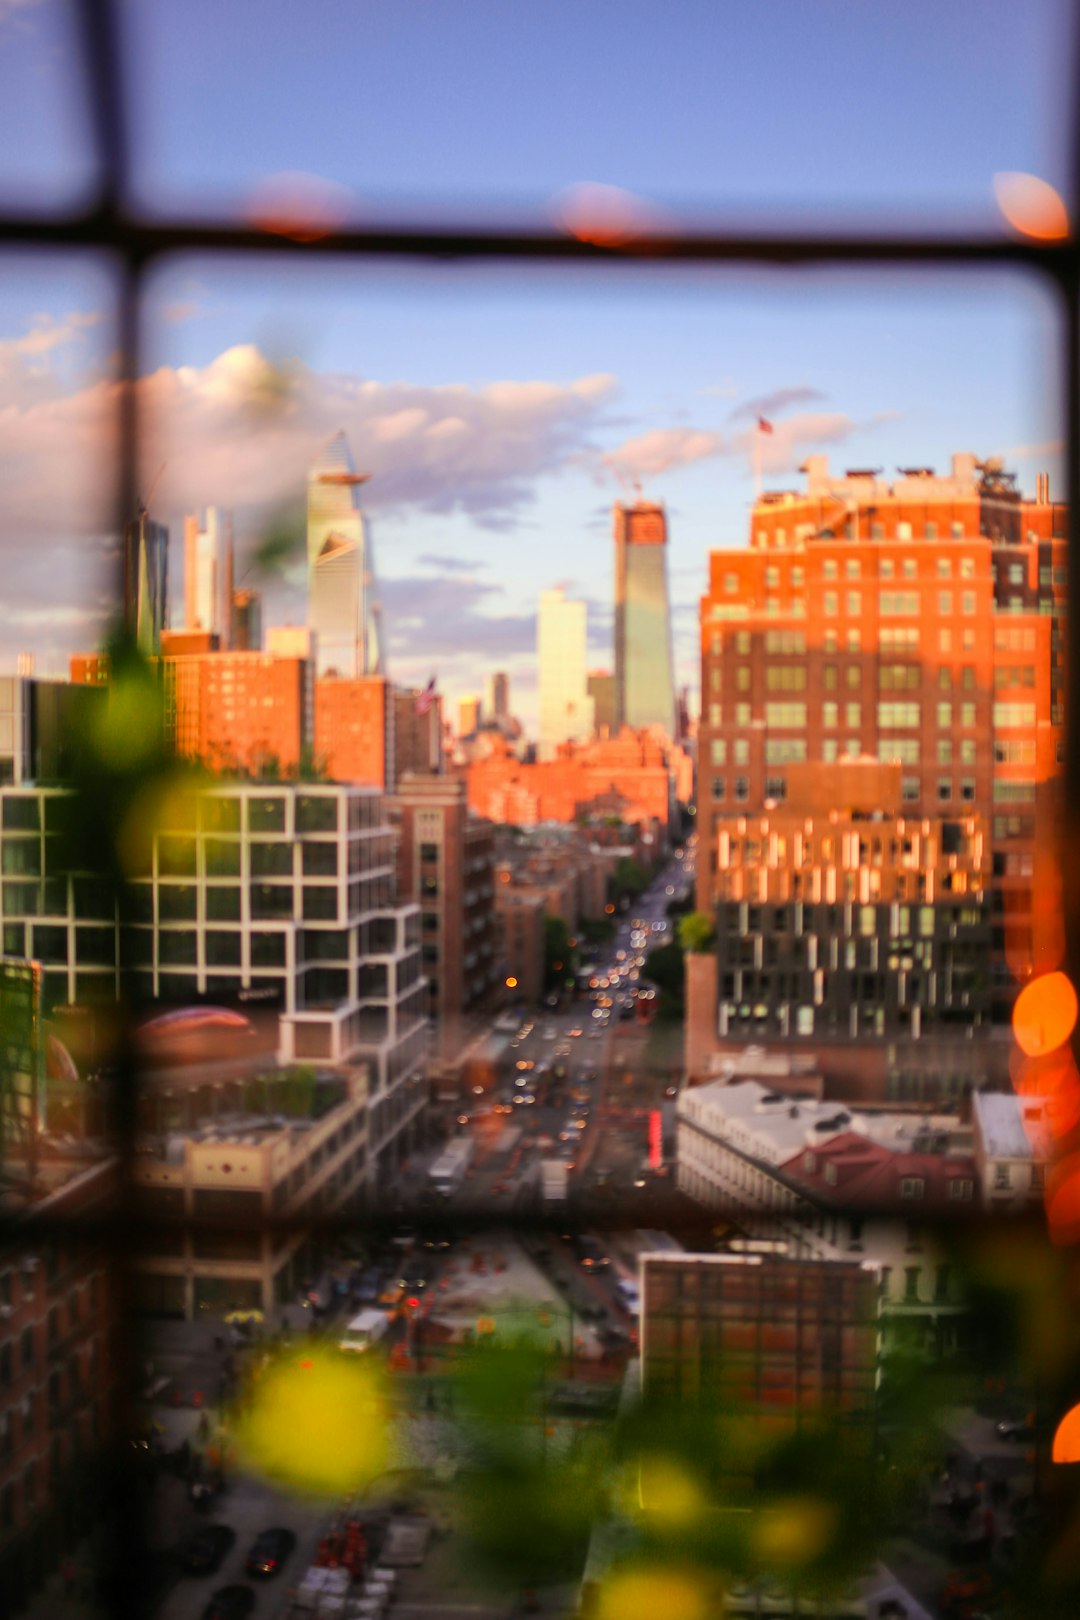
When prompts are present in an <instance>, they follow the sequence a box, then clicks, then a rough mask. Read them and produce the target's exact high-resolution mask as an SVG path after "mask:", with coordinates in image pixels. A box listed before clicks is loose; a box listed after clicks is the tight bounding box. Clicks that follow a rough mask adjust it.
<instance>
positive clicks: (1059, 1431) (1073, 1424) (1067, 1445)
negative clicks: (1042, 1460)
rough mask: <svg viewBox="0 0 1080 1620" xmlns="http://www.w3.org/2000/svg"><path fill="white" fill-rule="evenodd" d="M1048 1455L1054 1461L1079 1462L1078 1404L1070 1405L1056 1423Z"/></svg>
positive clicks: (1079, 1421)
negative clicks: (1052, 1442) (1051, 1446)
mask: <svg viewBox="0 0 1080 1620" xmlns="http://www.w3.org/2000/svg"><path fill="white" fill-rule="evenodd" d="M1050 1456H1051V1459H1052V1460H1053V1461H1054V1462H1056V1463H1077V1462H1080V1406H1073V1407H1071V1408H1070V1409H1069V1411H1068V1412H1066V1414H1065V1416H1064V1417H1063V1418H1062V1420H1061V1422H1060V1423H1059V1424H1058V1426H1057V1428H1056V1430H1055V1431H1054V1444H1053V1448H1052V1450H1051V1452H1050Z"/></svg>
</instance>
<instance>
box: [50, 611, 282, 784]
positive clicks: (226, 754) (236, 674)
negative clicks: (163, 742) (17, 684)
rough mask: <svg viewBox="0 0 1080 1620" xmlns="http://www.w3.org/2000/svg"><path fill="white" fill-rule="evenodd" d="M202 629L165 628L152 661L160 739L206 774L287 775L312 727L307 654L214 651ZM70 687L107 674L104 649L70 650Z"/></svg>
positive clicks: (99, 681)
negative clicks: (160, 710)
mask: <svg viewBox="0 0 1080 1620" xmlns="http://www.w3.org/2000/svg"><path fill="white" fill-rule="evenodd" d="M215 642H216V637H214V636H212V635H210V634H209V633H207V632H193V633H191V634H189V633H187V632H184V631H176V632H166V634H165V636H164V638H163V651H162V653H161V655H160V657H159V658H158V659H157V660H156V661H157V664H158V666H159V668H160V671H161V677H162V684H163V699H164V714H165V731H166V736H167V737H168V739H169V741H170V742H171V744H172V746H173V747H174V748H175V750H176V752H177V754H178V755H179V756H180V757H181V758H182V759H190V760H197V761H198V762H199V763H200V764H203V765H205V766H207V768H208V769H210V770H213V771H248V772H254V773H257V774H258V773H262V772H264V771H266V770H267V769H270V768H273V769H277V770H279V771H281V772H282V773H284V774H285V775H288V774H289V773H290V772H294V771H296V770H297V769H299V767H300V766H301V764H302V763H303V761H304V759H305V758H306V757H307V756H308V755H309V754H310V752H311V745H312V737H313V731H314V716H313V712H312V710H313V693H312V687H313V680H312V676H313V666H312V664H311V661H310V659H307V658H302V657H285V656H281V655H278V654H275V653H269V652H220V651H218V650H217V648H216V646H215V645H214V643H215ZM70 673H71V679H72V681H73V682H75V683H76V684H79V685H82V684H86V685H100V684H102V683H104V682H107V681H108V679H109V659H108V655H107V654H105V653H76V654H74V655H73V656H72V658H71V663H70Z"/></svg>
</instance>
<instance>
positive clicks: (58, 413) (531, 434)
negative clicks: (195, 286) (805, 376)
mask: <svg viewBox="0 0 1080 1620" xmlns="http://www.w3.org/2000/svg"><path fill="white" fill-rule="evenodd" d="M92 319H93V317H87V316H81V315H73V316H69V317H67V318H66V319H65V320H64V321H53V320H51V319H49V318H47V317H44V316H42V317H39V318H37V319H36V320H35V321H34V323H33V324H32V325H31V328H30V330H29V331H28V332H27V333H25V334H24V335H23V336H21V337H18V338H15V339H10V340H7V341H6V342H5V343H0V533H3V534H4V535H5V536H7V537H8V540H9V543H10V541H12V540H15V541H16V542H17V543H25V541H26V540H27V538H28V537H30V536H33V535H41V534H80V533H81V534H85V533H88V532H91V533H98V532H100V531H101V529H102V528H103V527H105V526H106V524H107V519H108V506H109V500H110V497H111V484H110V479H111V476H112V471H113V453H114V448H115V440H114V433H115V423H116V407H117V391H116V385H115V383H113V382H110V381H103V380H99V381H97V382H94V383H91V384H89V385H87V386H84V387H81V388H78V389H75V390H74V391H70V392H65V391H63V390H62V388H61V387H60V386H59V384H58V382H57V379H56V377H55V376H54V375H52V374H51V373H49V374H47V375H42V376H38V375H36V373H35V372H34V369H33V367H34V364H35V363H36V362H37V361H39V360H40V361H41V362H42V364H43V365H44V366H45V367H46V371H47V369H48V361H49V357H50V356H51V355H52V354H53V353H55V351H57V350H58V349H60V348H62V347H63V346H64V345H67V344H69V343H71V342H72V341H73V339H74V338H75V337H76V336H77V335H78V333H79V332H80V330H81V329H82V328H83V327H84V326H85V325H87V324H88V323H89V321H90V320H92ZM138 387H139V395H140V404H141V406H142V434H143V453H144V468H145V469H146V472H145V473H144V481H147V482H148V481H149V477H150V476H152V475H153V473H155V472H156V470H157V468H158V467H159V466H161V465H162V464H164V468H165V470H164V473H163V475H162V478H161V481H160V483H159V485H158V490H157V495H156V497H155V506H156V507H157V508H158V509H159V511H160V512H161V513H162V514H163V515H165V516H166V517H169V518H178V517H179V516H180V515H182V514H183V512H185V511H187V510H193V509H195V508H196V507H199V506H205V505H207V504H210V503H215V504H220V505H224V506H229V507H233V508H237V509H240V511H241V512H243V511H244V510H245V509H247V510H248V511H249V512H258V511H261V510H266V509H268V508H270V507H273V506H276V505H278V504H280V503H282V502H283V501H286V500H296V499H298V498H299V499H302V497H303V489H304V478H305V473H306V469H307V467H308V465H309V464H310V462H311V459H312V457H313V455H314V454H315V452H316V451H317V449H318V447H319V446H320V444H321V443H323V442H324V441H325V440H326V439H327V438H329V437H330V436H331V435H332V434H333V433H334V432H336V431H337V430H338V429H339V428H344V430H345V432H346V433H347V434H348V437H349V440H350V443H351V445H352V448H353V453H354V456H355V457H356V460H357V462H358V464H359V465H360V466H361V467H362V468H364V469H365V470H369V471H370V472H371V473H372V475H373V476H372V481H371V483H370V484H369V485H368V486H367V488H366V490H365V505H366V506H367V507H368V508H369V509H370V510H371V511H372V512H375V513H377V512H380V511H389V510H402V509H407V508H410V507H411V508H419V509H422V510H425V511H429V512H439V513H449V512H453V511H463V512H466V513H468V514H470V515H471V516H472V517H473V519H474V520H475V521H476V522H478V523H479V524H482V525H483V524H488V525H491V526H495V527H499V526H505V525H506V524H507V523H508V522H509V521H510V520H511V518H512V517H513V516H514V514H515V513H516V512H517V511H518V510H519V509H520V508H521V507H523V506H524V505H526V504H527V503H528V502H529V501H530V500H531V499H532V490H533V484H534V482H535V480H536V479H537V478H540V477H542V476H543V475H544V474H546V473H549V472H552V471H554V470H556V469H557V468H559V467H560V466H561V465H562V464H563V463H564V462H566V461H568V460H569V459H570V458H571V457H572V456H574V455H578V454H580V453H581V451H582V449H583V447H584V446H586V445H587V444H588V441H589V435H590V433H591V431H592V429H593V426H594V424H595V422H596V420H597V418H598V414H599V412H600V410H601V409H602V407H603V406H604V404H605V402H606V401H607V399H608V398H609V397H610V396H611V395H612V393H613V392H614V389H615V382H614V379H613V378H611V377H607V376H588V377H581V378H577V379H572V380H571V381H569V382H566V383H559V382H548V381H530V380H524V381H521V380H511V381H501V382H495V383H492V384H489V385H488V386H486V387H475V388H471V387H466V386H463V385H452V386H443V387H425V386H422V385H419V384H412V383H406V382H389V383H383V382H378V381H375V380H372V379H370V378H361V377H356V376H350V375H347V374H344V373H336V374H335V373H329V374H322V373H316V372H314V371H312V370H311V369H310V368H308V367H307V366H304V365H303V364H300V363H294V364H291V365H285V366H278V365H275V364H273V363H272V362H271V361H270V360H268V359H267V358H266V356H265V355H263V354H262V353H261V352H260V351H259V350H258V349H257V348H256V347H254V346H253V345H250V344H246V345H238V346H237V347H235V348H231V349H227V350H226V351H225V352H224V353H222V354H220V355H218V356H217V357H216V359H214V360H212V361H211V362H209V364H207V365H205V366H201V367H196V366H184V367H179V368H173V367H167V366H163V367H161V368H159V369H158V370H157V371H155V372H153V373H152V374H151V375H149V376H147V377H145V378H143V380H142V381H141V382H140V383H139V385H138Z"/></svg>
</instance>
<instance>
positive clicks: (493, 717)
mask: <svg viewBox="0 0 1080 1620" xmlns="http://www.w3.org/2000/svg"><path fill="white" fill-rule="evenodd" d="M509 718H510V677H509V675H508V674H507V673H506V671H505V670H504V669H497V670H494V671H493V672H492V674H490V675H489V676H488V678H487V680H486V681H485V683H484V719H485V720H487V721H489V722H490V721H494V722H495V724H496V725H498V724H499V723H500V722H502V721H503V720H509Z"/></svg>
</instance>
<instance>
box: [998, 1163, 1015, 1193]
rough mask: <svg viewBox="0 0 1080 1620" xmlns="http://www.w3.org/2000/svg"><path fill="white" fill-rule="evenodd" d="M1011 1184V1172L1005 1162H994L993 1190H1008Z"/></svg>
mask: <svg viewBox="0 0 1080 1620" xmlns="http://www.w3.org/2000/svg"><path fill="white" fill-rule="evenodd" d="M1011 1186H1012V1174H1011V1170H1010V1166H1009V1165H1007V1164H995V1166H994V1191H995V1192H1008V1190H1009V1188H1010V1187H1011Z"/></svg>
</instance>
